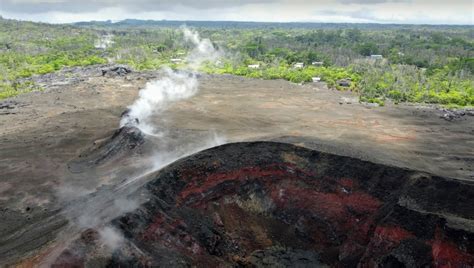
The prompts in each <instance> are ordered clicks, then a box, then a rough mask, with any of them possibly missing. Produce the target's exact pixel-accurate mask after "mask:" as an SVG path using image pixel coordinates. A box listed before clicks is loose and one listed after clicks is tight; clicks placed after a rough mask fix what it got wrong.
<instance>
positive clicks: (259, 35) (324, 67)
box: [0, 19, 474, 107]
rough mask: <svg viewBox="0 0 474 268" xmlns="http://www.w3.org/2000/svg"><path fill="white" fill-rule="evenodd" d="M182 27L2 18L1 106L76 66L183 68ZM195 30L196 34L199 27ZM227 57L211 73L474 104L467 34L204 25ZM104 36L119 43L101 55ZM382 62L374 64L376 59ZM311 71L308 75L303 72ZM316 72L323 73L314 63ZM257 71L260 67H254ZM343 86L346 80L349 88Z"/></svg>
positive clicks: (473, 43)
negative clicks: (37, 79) (41, 79)
mask: <svg viewBox="0 0 474 268" xmlns="http://www.w3.org/2000/svg"><path fill="white" fill-rule="evenodd" d="M180 24H181V23H177V22H150V21H147V22H143V21H135V20H130V21H125V22H121V23H117V24H113V23H109V22H104V23H101V22H97V23H81V24H78V25H75V26H74V25H48V24H38V23H30V22H17V21H12V20H3V19H0V53H1V54H0V99H1V98H5V97H9V96H14V95H17V94H19V93H21V92H26V91H30V90H34V89H36V87H35V86H34V84H32V83H31V81H30V80H28V78H29V77H31V76H33V75H37V74H45V73H49V72H54V71H56V70H60V69H61V68H63V67H67V66H85V65H91V64H102V63H106V62H111V63H123V64H128V65H130V66H131V67H133V68H134V69H137V70H149V69H159V68H161V67H162V66H163V65H168V66H171V67H172V68H180V67H181V65H182V64H180V63H179V62H176V61H174V62H172V61H171V59H184V58H185V57H186V54H187V52H188V51H189V49H190V46H189V44H186V43H185V42H183V36H182V33H181V32H180V30H179V29H178V28H176V26H178V25H180ZM191 26H192V25H191ZM194 26H196V27H198V29H197V30H198V31H199V32H200V34H201V36H202V37H204V38H209V39H211V40H212V41H213V42H214V45H215V46H216V47H219V48H221V49H222V50H223V51H224V52H225V53H226V54H227V55H226V57H224V60H223V61H222V62H219V63H216V64H210V63H207V64H205V65H204V66H202V71H205V72H208V73H216V74H233V75H239V76H246V77H252V78H261V79H285V80H288V81H291V82H294V83H304V82H311V81H312V78H313V77H319V78H321V81H324V82H325V83H327V85H328V86H329V87H331V88H335V89H338V90H352V91H354V92H357V93H359V95H360V99H361V101H367V102H375V103H379V104H381V105H383V104H384V102H385V101H386V100H391V101H393V102H395V103H399V102H424V103H437V104H442V105H448V106H452V107H454V106H456V107H460V106H472V105H474V55H473V54H474V40H473V30H472V29H471V28H470V27H468V26H465V27H463V26H397V25H370V24H368V25H365V24H361V25H351V24H341V25H337V24H332V25H330V24H270V23H225V22H223V23H221V22H214V23H212V22H195V25H194ZM104 36H111V37H112V41H113V43H110V44H108V46H103V47H96V46H95V44H96V42H98V41H100V40H101V38H103V37H104ZM374 54H379V55H382V57H383V58H382V59H371V58H370V55H374ZM296 63H303V64H304V67H303V68H295V64H296ZM313 63H314V64H313ZM252 64H254V65H255V64H256V65H258V68H250V67H248V66H249V65H252ZM341 81H345V82H344V83H342V82H341Z"/></svg>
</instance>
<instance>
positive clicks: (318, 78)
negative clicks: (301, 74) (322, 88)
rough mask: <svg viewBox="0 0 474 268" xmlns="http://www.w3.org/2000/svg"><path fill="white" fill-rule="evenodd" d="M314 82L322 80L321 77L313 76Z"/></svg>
mask: <svg viewBox="0 0 474 268" xmlns="http://www.w3.org/2000/svg"><path fill="white" fill-rule="evenodd" d="M312 79H313V83H317V82H321V77H313V78H312Z"/></svg>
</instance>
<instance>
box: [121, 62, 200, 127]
mask: <svg viewBox="0 0 474 268" xmlns="http://www.w3.org/2000/svg"><path fill="white" fill-rule="evenodd" d="M197 90H198V81H197V78H196V75H195V74H194V73H186V72H174V71H173V70H171V69H170V68H164V69H163V77H162V78H161V79H158V80H154V81H151V82H148V83H147V84H146V86H145V88H144V89H142V90H140V93H139V97H138V99H137V100H136V101H135V102H134V103H133V104H132V105H131V106H129V107H128V109H129V113H128V114H127V115H126V116H125V117H124V118H122V121H121V122H120V126H121V127H123V126H125V125H133V126H136V127H138V128H139V129H140V130H141V131H142V132H144V133H153V132H154V128H153V126H152V125H151V124H150V122H149V119H150V118H151V116H152V115H153V114H156V113H158V112H160V111H163V110H164V109H165V108H166V106H167V105H168V104H169V103H172V102H175V101H178V100H182V99H186V98H189V97H191V96H193V95H194V94H196V93H197Z"/></svg>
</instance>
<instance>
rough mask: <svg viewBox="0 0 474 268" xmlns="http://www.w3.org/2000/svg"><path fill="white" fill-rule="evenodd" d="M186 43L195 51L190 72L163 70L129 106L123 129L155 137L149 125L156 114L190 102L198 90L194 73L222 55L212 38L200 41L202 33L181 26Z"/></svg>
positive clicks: (189, 56) (189, 68)
mask: <svg viewBox="0 0 474 268" xmlns="http://www.w3.org/2000/svg"><path fill="white" fill-rule="evenodd" d="M181 30H182V32H183V36H184V40H185V41H186V42H189V43H191V44H192V45H193V46H194V48H193V49H192V51H191V52H190V53H189V54H188V56H187V59H186V62H187V64H188V65H187V67H188V70H187V71H173V70H171V69H170V68H168V67H165V68H162V70H161V73H162V75H163V76H162V78H160V79H158V80H155V81H151V82H149V83H147V84H146V85H145V88H144V89H142V90H141V91H140V93H139V97H138V99H137V100H136V101H135V102H134V103H133V104H132V105H131V106H129V107H128V109H129V110H128V113H127V114H126V115H125V116H124V117H123V118H122V120H121V121H120V127H123V126H134V127H137V128H138V129H140V130H141V131H142V132H143V133H145V134H151V135H156V133H154V131H155V129H154V127H153V125H152V124H151V122H150V119H151V117H152V116H153V115H156V114H158V113H159V112H161V111H163V110H164V109H166V107H167V105H168V104H169V103H172V102H175V101H179V100H183V99H187V98H189V97H191V96H193V95H194V94H196V93H197V91H198V86H199V83H198V80H197V76H196V73H195V70H196V68H197V67H199V66H200V65H201V64H202V63H203V62H205V61H215V60H217V59H218V58H219V57H220V56H221V53H220V51H218V50H217V49H216V48H214V46H213V45H212V42H211V41H210V40H209V39H201V38H200V37H199V34H198V33H197V32H195V31H192V30H190V29H188V28H186V27H184V26H183V27H181Z"/></svg>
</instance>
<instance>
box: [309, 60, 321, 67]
mask: <svg viewBox="0 0 474 268" xmlns="http://www.w3.org/2000/svg"><path fill="white" fill-rule="evenodd" d="M311 64H312V65H314V66H323V64H324V62H323V61H313V62H312V63H311Z"/></svg>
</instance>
